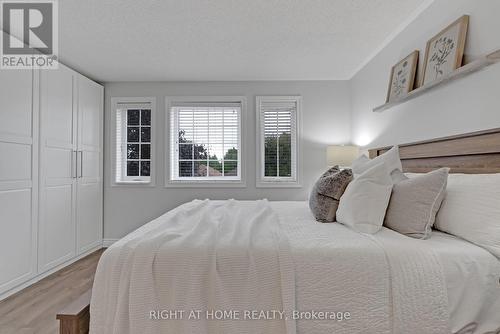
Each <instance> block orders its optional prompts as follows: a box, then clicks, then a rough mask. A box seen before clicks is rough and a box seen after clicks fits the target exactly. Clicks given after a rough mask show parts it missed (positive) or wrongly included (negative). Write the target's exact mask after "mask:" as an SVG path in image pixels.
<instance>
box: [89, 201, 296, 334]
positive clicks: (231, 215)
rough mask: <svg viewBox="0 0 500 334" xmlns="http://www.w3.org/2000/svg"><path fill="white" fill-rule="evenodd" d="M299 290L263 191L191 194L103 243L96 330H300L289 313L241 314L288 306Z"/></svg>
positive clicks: (93, 307) (94, 308)
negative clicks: (211, 197)
mask: <svg viewBox="0 0 500 334" xmlns="http://www.w3.org/2000/svg"><path fill="white" fill-rule="evenodd" d="M294 292H295V282H294V276H293V267H292V263H291V261H290V253H289V248H288V244H287V240H286V238H285V237H284V235H283V234H282V232H281V228H280V226H279V217H278V215H277V214H276V213H275V212H274V210H272V209H271V207H270V206H269V203H268V202H267V201H254V202H237V201H233V200H230V201H225V202H211V201H208V200H205V201H193V202H191V203H188V204H185V205H183V206H181V207H178V208H177V209H175V210H172V211H170V212H169V213H167V214H165V215H163V216H162V217H160V218H158V219H156V220H155V221H153V222H151V223H150V224H148V225H147V226H144V227H143V228H141V229H140V230H139V231H136V232H135V233H133V234H132V235H129V236H128V237H126V238H125V239H123V240H121V241H120V242H119V243H117V244H116V245H114V246H113V247H111V248H110V249H108V250H107V251H106V252H105V253H104V255H103V257H102V259H101V261H100V262H99V266H98V269H97V272H96V277H95V282H94V288H93V293H92V304H91V310H92V317H91V329H90V332H91V333H106V334H111V333H116V334H127V333H141V334H148V333H172V334H181V333H192V334H196V333H214V334H215V333H217V334H219V333H220V334H222V333H243V334H245V333H248V334H250V333H276V334H280V333H287V334H294V333H295V327H294V325H295V323H294V322H293V321H284V320H280V319H275V320H260V319H255V318H254V319H253V320H248V319H249V318H250V316H249V317H247V319H245V318H244V317H245V314H248V313H245V312H250V311H253V310H289V311H292V310H293V309H295V304H294V303H295V296H294ZM154 311H156V312H157V313H156V315H155V312H154ZM220 311H226V312H228V313H227V314H224V313H222V314H221V313H220ZM236 312H241V314H238V317H237V313H236ZM249 315H251V313H249ZM221 317H224V318H223V319H224V320H221V321H218V320H216V319H221ZM155 319H156V320H155ZM212 319H213V320H212Z"/></svg>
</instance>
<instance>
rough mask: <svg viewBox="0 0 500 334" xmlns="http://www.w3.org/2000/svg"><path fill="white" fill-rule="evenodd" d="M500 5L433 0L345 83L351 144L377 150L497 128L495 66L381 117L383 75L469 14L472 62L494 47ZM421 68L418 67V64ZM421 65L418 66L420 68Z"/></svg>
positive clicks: (499, 100) (490, 0) (499, 94)
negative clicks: (378, 109)
mask: <svg viewBox="0 0 500 334" xmlns="http://www.w3.org/2000/svg"><path fill="white" fill-rule="evenodd" d="M499 13H500V1H498V0H436V1H435V2H434V3H433V4H432V5H431V6H430V7H428V8H427V9H426V10H425V11H424V12H423V13H422V14H421V15H420V16H418V18H417V19H416V20H415V21H414V22H412V23H411V24H410V25H409V26H408V27H407V28H406V29H405V30H404V31H403V32H402V33H401V34H399V35H398V36H397V37H396V38H395V39H394V40H393V41H392V42H391V43H390V44H389V45H388V46H387V47H385V48H384V49H383V50H382V51H381V52H380V53H379V54H378V55H377V56H376V57H375V58H374V59H373V60H372V61H370V62H369V63H368V65H367V66H365V67H364V68H363V69H362V70H361V71H360V72H358V73H357V75H355V77H354V78H353V79H352V80H351V97H352V139H353V142H354V143H356V144H358V145H363V146H365V145H366V146H368V147H377V146H384V145H391V144H397V143H405V142H412V141H416V140H423V139H430V138H435V137H441V136H447V135H452V134H460V133H466V132H471V131H476V130H484V129H490V128H495V127H500V65H499V64H497V65H493V66H491V67H488V68H486V69H485V70H484V71H482V72H478V73H476V74H473V75H471V76H469V77H466V78H464V79H460V80H458V81H455V82H453V83H451V84H450V85H447V86H443V87H441V88H439V89H436V90H435V91H432V92H430V93H429V94H427V95H424V96H421V97H419V98H417V99H414V100H412V101H410V102H408V103H406V104H403V105H400V106H398V107H395V108H393V109H389V110H386V111H384V112H382V113H373V112H372V109H373V107H375V106H378V105H380V104H383V103H384V102H385V97H386V94H387V86H388V81H389V72H390V69H391V67H392V65H394V64H395V63H397V62H398V61H399V60H400V59H402V58H404V57H405V56H406V55H408V54H409V53H410V52H412V51H413V50H415V49H419V50H420V52H421V53H420V55H421V58H423V57H424V54H425V44H426V42H427V40H428V39H430V38H431V37H432V36H434V35H435V34H436V33H438V32H439V31H441V30H442V29H443V28H444V27H446V26H447V25H448V24H449V23H451V22H453V21H454V20H455V19H457V18H458V17H460V16H461V15H463V14H469V15H470V26H469V34H468V42H467V47H466V50H465V53H466V54H467V55H468V56H469V57H472V58H474V57H477V56H478V55H481V54H486V53H489V52H491V51H494V50H496V49H499V48H500V39H499V37H498V35H499V32H500V19H499V18H498V14H499ZM420 65H422V64H420ZM421 67H422V66H420V68H421Z"/></svg>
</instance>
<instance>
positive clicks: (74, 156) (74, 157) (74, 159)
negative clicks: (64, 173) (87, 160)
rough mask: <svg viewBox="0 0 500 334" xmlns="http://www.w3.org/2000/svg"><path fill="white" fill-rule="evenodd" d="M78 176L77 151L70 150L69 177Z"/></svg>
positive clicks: (74, 177)
mask: <svg viewBox="0 0 500 334" xmlns="http://www.w3.org/2000/svg"><path fill="white" fill-rule="evenodd" d="M77 177H78V152H77V151H71V178H72V179H76V178H77Z"/></svg>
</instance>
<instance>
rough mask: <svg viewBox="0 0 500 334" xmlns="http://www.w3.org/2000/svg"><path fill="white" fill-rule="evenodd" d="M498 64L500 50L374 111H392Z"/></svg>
mask: <svg viewBox="0 0 500 334" xmlns="http://www.w3.org/2000/svg"><path fill="white" fill-rule="evenodd" d="M497 62H500V50H497V51H495V52H493V53H490V54H488V55H486V56H482V57H480V58H478V59H476V60H474V61H472V62H470V63H469V64H467V65H464V66H462V67H460V68H458V69H457V70H455V71H454V72H452V73H450V74H448V75H445V76H443V77H441V78H440V79H438V80H436V81H434V82H431V83H429V84H427V85H425V86H422V87H419V88H417V89H415V90H413V91H411V92H410V93H408V95H406V96H405V97H403V98H400V99H398V100H395V101H391V102H388V103H386V104H383V105H381V106H378V107H376V108H374V109H373V112H381V111H384V110H387V109H390V108H392V107H395V106H397V105H399V104H403V103H405V102H407V101H409V100H413V99H414V98H417V97H418V96H420V95H423V94H425V93H427V92H428V91H430V90H433V89H434V88H436V87H438V86H442V85H445V84H447V83H449V82H452V81H455V80H457V79H460V78H463V77H465V76H467V75H469V74H471V73H474V72H477V71H479V70H481V69H483V68H485V67H487V66H490V65H492V64H495V63H497Z"/></svg>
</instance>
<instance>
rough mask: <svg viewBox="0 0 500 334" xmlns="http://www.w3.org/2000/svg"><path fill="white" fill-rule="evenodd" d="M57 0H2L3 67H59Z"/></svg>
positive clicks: (0, 65)
mask: <svg viewBox="0 0 500 334" xmlns="http://www.w3.org/2000/svg"><path fill="white" fill-rule="evenodd" d="M56 1H57V0H40V1H19V0H18V1H16V0H1V1H0V4H1V19H2V25H1V27H2V30H3V33H2V36H1V37H2V41H1V56H2V59H1V63H0V68H2V69H31V68H42V69H55V68H57V65H58V62H57V46H58V45H57V42H58V41H57V2H56Z"/></svg>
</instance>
